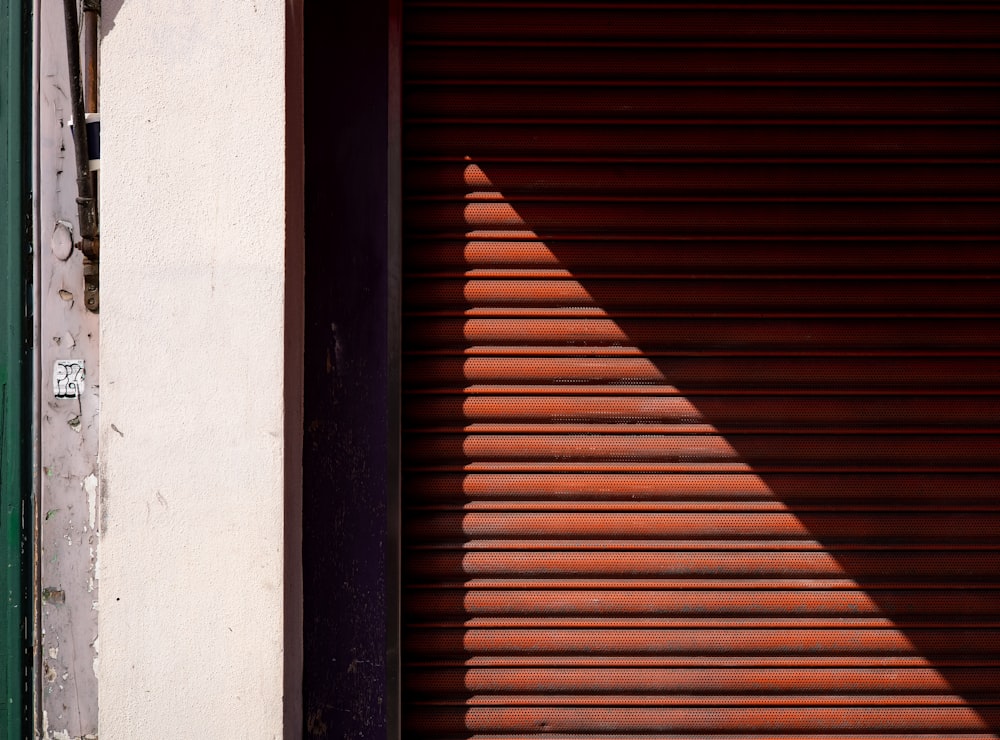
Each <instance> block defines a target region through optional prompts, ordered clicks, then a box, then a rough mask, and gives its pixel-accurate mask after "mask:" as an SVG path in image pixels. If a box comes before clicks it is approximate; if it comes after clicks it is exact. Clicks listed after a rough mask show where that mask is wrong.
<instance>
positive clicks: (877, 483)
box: [404, 399, 1000, 505]
mask: <svg viewBox="0 0 1000 740" xmlns="http://www.w3.org/2000/svg"><path fill="white" fill-rule="evenodd" d="M990 400H992V399H990ZM998 493H1000V478H998V477H997V476H991V475H959V474H947V475H941V474H937V475H933V474H919V473H909V474H873V475H859V474H846V475H845V474H842V473H839V474H813V475H801V474H771V475H768V476H767V480H766V481H765V480H764V479H763V478H761V477H760V476H759V475H755V474H753V473H742V474H740V473H733V474H724V475H720V474H711V473H706V474H699V475H685V474H649V473H644V474H643V473H623V474H615V473H589V474H588V473H569V474H567V473H534V474H532V473H516V474H485V473H459V474H441V473H435V474H427V473H425V474H413V473H411V474H408V475H407V476H406V478H405V479H404V496H405V497H406V500H407V501H411V502H434V501H466V500H503V501H518V500H536V499H543V500H553V499H556V500H558V499H569V500H581V501H582V500H596V501H616V500H619V501H620V500H625V501H684V500H692V499H697V500H702V501H781V502H786V503H789V504H790V505H791V504H792V503H793V502H803V501H817V500H819V501H823V500H829V501H835V502H836V501H853V502H858V501H866V500H888V501H892V500H898V501H904V502H905V501H912V502H919V501H923V500H928V501H941V500H944V501H955V502H974V501H982V502H992V501H995V500H996V498H997V495H998Z"/></svg>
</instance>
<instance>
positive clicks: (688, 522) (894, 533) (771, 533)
mask: <svg viewBox="0 0 1000 740" xmlns="http://www.w3.org/2000/svg"><path fill="white" fill-rule="evenodd" d="M408 530H409V538H411V539H412V541H414V542H420V541H423V540H428V539H430V540H441V539H448V540H452V539H455V538H462V537H466V538H506V537H514V538H518V539H531V538H548V539H553V538H569V539H576V538H590V537H593V538H610V539H615V538H624V539H632V538H635V539H676V538H681V539H726V538H747V539H754V538H791V539H795V538H806V539H812V538H813V537H822V538H823V539H824V540H850V541H856V542H862V541H866V540H870V539H873V540H887V539H895V540H900V541H907V542H909V541H913V542H914V543H917V542H920V541H925V540H930V541H939V542H941V541H952V542H954V541H956V540H960V541H963V542H971V541H973V540H989V539H990V538H996V537H997V536H998V535H1000V515H997V514H985V513H979V514H975V515H963V514H952V515H950V516H946V515H935V514H932V513H912V514H908V515H892V514H867V515H864V514H853V515H852V514H844V513H830V514H825V513H802V514H798V515H796V514H794V513H768V514H720V513H711V514H709V513H706V514H689V513H675V514H662V513H661V514H657V513H645V514H601V513H577V514H569V515H567V514H546V513H482V512H471V513H467V514H447V513H442V514H435V515H427V516H420V517H416V516H414V517H412V520H411V521H410V522H409V526H408Z"/></svg>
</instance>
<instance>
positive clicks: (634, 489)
mask: <svg viewBox="0 0 1000 740" xmlns="http://www.w3.org/2000/svg"><path fill="white" fill-rule="evenodd" d="M699 7H701V6H699ZM734 7H737V6H725V7H723V6H718V7H715V6H712V7H708V6H705V8H706V9H699V10H691V9H689V8H688V7H687V6H681V5H668V4H655V5H654V4H644V5H639V4H630V5H628V6H624V5H605V4H598V3H591V4H582V3H577V4H569V3H483V4H476V5H474V6H473V5H471V4H463V3H433V2H423V3H420V2H415V3H412V4H411V5H410V10H409V12H408V15H407V16H406V28H407V29H408V33H409V36H408V37H407V42H408V43H407V46H406V54H405V58H406V60H407V62H406V67H405V70H406V77H407V80H408V82H407V87H406V88H405V90H404V99H405V101H406V105H405V129H404V131H405V139H406V143H405V149H404V157H405V171H404V180H405V187H406V215H405V232H406V237H405V246H404V270H405V273H406V276H407V277H406V282H405V287H404V307H405V308H404V310H405V315H404V324H403V330H404V351H405V359H404V367H403V383H404V388H403V392H404V406H403V413H404V444H403V463H404V469H405V475H404V487H403V505H404V512H405V514H404V539H405V547H406V550H405V553H404V558H403V562H404V595H403V611H404V702H405V705H406V707H405V712H404V732H405V735H406V736H407V737H428V738H430V737H433V738H459V737H480V736H482V737H484V738H485V737H489V738H494V739H495V740H500V738H503V739H504V740H513V739H514V738H527V737H532V736H536V735H538V736H544V735H551V734H552V733H555V734H559V735H564V736H572V737H587V738H598V737H600V738H608V737H638V736H641V737H644V738H654V737H656V738H665V737H688V738H694V737H708V736H711V737H714V738H720V737H740V738H750V737H765V736H774V735H780V736H781V737H784V738H792V737H795V738H799V737H816V736H830V735H835V736H837V737H843V738H846V737H851V738H874V737H913V736H915V735H920V736H927V735H935V736H939V735H942V734H943V735H947V736H948V737H963V738H992V737H994V736H995V735H994V732H995V731H996V730H997V729H998V728H1000V709H998V708H997V704H998V701H1000V690H998V689H997V687H998V686H1000V680H998V679H1000V591H998V589H1000V583H998V581H997V578H998V576H997V573H998V572H1000V568H998V565H1000V538H998V535H1000V502H998V499H997V492H998V486H997V483H998V480H1000V478H998V475H1000V456H998V454H997V453H998V451H1000V437H998V436H997V431H998V430H997V422H996V419H997V418H998V416H997V412H998V411H1000V384H998V378H1000V373H998V371H1000V351H998V345H997V342H996V339H997V334H998V332H1000V322H998V317H1000V310H998V309H997V305H998V303H997V300H996V298H997V294H998V292H1000V287H998V283H997V281H996V277H997V272H998V269H997V268H998V263H1000V256H998V254H997V251H996V241H995V239H996V236H997V232H998V228H997V227H998V223H1000V215H998V209H997V208H996V202H995V201H996V198H997V195H998V193H997V182H998V180H997V178H996V173H997V170H996V161H997V160H996V157H997V151H996V149H997V143H996V140H995V137H993V136H992V135H991V134H990V127H991V126H992V125H993V122H992V119H993V118H996V117H997V116H996V108H997V107H998V105H1000V103H998V102H997V98H996V96H995V94H994V93H995V90H993V89H991V86H992V85H994V84H995V81H996V79H997V71H998V69H1000V56H998V54H997V48H996V47H995V46H990V45H989V44H987V43H986V42H985V41H984V40H983V39H985V35H984V34H986V32H987V31H988V30H990V29H992V30H990V32H992V31H993V30H996V26H997V18H998V14H997V13H996V12H995V11H994V10H991V9H989V8H986V6H980V5H976V6H975V7H974V8H973V7H972V6H970V7H969V8H965V7H964V6H963V7H962V8H957V6H955V7H953V8H951V9H946V8H943V6H942V8H937V7H936V6H930V5H927V6H926V7H925V6H921V9H918V10H919V12H917V11H914V10H913V8H909V9H908V10H906V12H903V10H904V9H903V8H901V7H900V8H896V7H895V6H871V7H870V8H867V9H861V8H856V7H854V6H847V5H844V6H823V9H821V10H817V9H816V8H814V7H813V6H804V5H803V6H797V5H793V4H788V3H786V4H782V5H781V6H780V7H781V9H780V11H779V10H775V7H776V6H754V5H745V6H738V9H736V10H734V9H733V8H734ZM984 8H985V9H984ZM657 34H659V36H657ZM671 34H673V35H671ZM790 35H791V37H790ZM792 37H793V38H792ZM692 40H693V41H692ZM535 42H537V44H536V43H535ZM542 42H544V43H542ZM694 42H697V43H694ZM904 42H905V43H904ZM712 44H715V45H716V46H717V48H715V47H713V46H712ZM900 45H902V46H901V48H898V49H897V48H896V46H900ZM951 47H958V48H959V53H958V54H957V55H953V54H952V52H953V51H954V49H953V48H951ZM877 59H881V60H882V62H881V66H877V65H875V64H874V61H877ZM938 62H941V63H940V64H939V63H938ZM692 81H698V82H699V84H697V85H694V84H688V83H690V82H692ZM779 83H781V84H779ZM911 83H912V84H911ZM945 83H947V84H945Z"/></svg>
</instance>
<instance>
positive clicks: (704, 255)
mask: <svg viewBox="0 0 1000 740" xmlns="http://www.w3.org/2000/svg"><path fill="white" fill-rule="evenodd" d="M596 236H597V235H591V239H590V240H576V241H551V240H546V241H542V240H540V239H538V238H528V239H523V238H522V239H516V240H514V239H461V240H458V241H448V240H438V239H431V240H420V239H417V238H415V237H414V236H413V235H410V237H409V243H410V244H411V248H410V249H407V250H406V251H405V253H404V256H403V260H404V263H405V266H406V267H407V269H408V270H410V271H414V272H416V271H419V272H421V273H435V276H437V277H441V276H443V275H448V276H449V277H463V276H464V277H467V278H484V279H485V278H488V277H500V275H499V274H496V271H497V270H504V271H506V272H504V273H502V275H503V277H504V278H508V279H522V280H527V279H531V278H533V277H536V276H535V275H533V274H531V273H530V272H526V271H528V270H538V269H543V268H544V269H547V270H549V271H550V272H547V273H543V274H540V275H537V277H544V278H545V279H546V280H550V279H562V280H570V279H572V280H588V279H592V278H593V276H594V275H595V274H597V275H601V274H604V275H608V274H610V275H618V276H626V275H627V276H629V277H631V278H641V277H647V278H648V277H650V274H651V273H652V274H657V273H659V274H663V275H669V276H672V279H684V280H687V281H688V282H691V281H695V283H696V284H698V283H702V282H704V283H705V287H704V289H705V290H706V291H708V292H709V293H710V294H718V293H719V292H722V285H718V284H716V283H714V282H712V277H713V276H715V275H719V274H720V273H721V274H722V275H728V276H729V278H727V284H728V281H731V280H732V279H733V276H738V277H737V279H738V280H741V281H746V283H749V282H750V281H752V280H759V279H767V278H762V277H758V276H761V275H767V274H768V273H771V274H773V273H779V274H781V273H783V274H784V276H786V277H785V279H786V281H788V283H787V284H786V289H787V290H788V291H790V293H789V294H790V295H793V296H794V295H796V291H798V290H802V288H799V287H798V286H796V285H793V284H791V281H790V280H789V278H791V277H794V278H795V279H799V280H803V281H804V282H806V283H807V285H808V284H811V283H812V282H813V279H815V278H816V277H818V278H821V279H822V278H825V277H826V274H825V273H831V272H833V273H838V272H839V273H853V274H859V277H861V276H864V274H865V273H868V274H869V275H868V278H869V279H880V280H883V281H888V280H889V279H892V278H891V275H892V274H895V275H897V276H898V275H899V274H902V275H904V276H907V277H908V276H909V275H914V276H920V277H921V279H924V280H927V279H930V278H932V277H934V278H938V279H943V280H947V279H948V278H949V277H950V276H951V275H953V274H954V273H955V272H956V271H958V272H963V273H967V274H972V275H979V276H981V278H989V277H990V276H991V275H992V276H994V277H995V276H996V275H997V273H998V272H1000V251H998V250H997V249H996V242H995V240H988V239H977V240H975V241H962V240H956V239H955V238H954V237H947V238H941V239H935V240H932V241H927V240H926V235H922V237H920V238H916V239H906V240H898V239H894V240H891V241H881V242H879V241H868V242H856V243H852V242H851V241H844V240H842V239H840V240H837V239H834V238H832V237H830V238H825V239H824V240H823V241H801V240H799V241H796V240H769V241H764V242H762V241H760V240H757V241H751V240H747V239H746V238H745V237H744V238H743V239H740V240H730V241H721V242H720V241H713V240H696V241H691V240H673V239H672V240H666V241H656V240H647V241H629V242H623V241H619V242H614V241H611V240H601V241H597V240H596V239H594V237H596ZM900 250H905V252H906V254H907V259H906V261H905V262H902V261H900V259H899V252H900ZM555 269H558V270H559V272H558V273H553V272H551V271H552V270H555ZM487 270H489V271H492V272H491V273H490V274H485V273H484V271H487ZM445 271H451V272H450V274H449V273H446V272H445ZM470 271H475V272H470ZM514 271H516V272H514ZM467 272H468V273H469V274H465V273H467ZM685 273H687V274H685ZM691 273H694V275H691ZM885 273H890V276H887V277H882V276H883V275H885ZM810 278H812V279H810ZM856 279H858V278H856ZM746 283H744V284H743V285H742V286H741V285H740V284H739V283H738V282H737V283H736V284H735V285H733V289H734V290H736V291H737V294H739V291H740V290H741V289H743V290H752V288H750V287H749V286H748V285H746ZM883 284H885V283H883ZM423 285H426V283H423V282H420V283H415V284H413V285H412V286H410V285H407V286H406V289H407V291H408V294H409V291H415V292H416V295H417V296H419V295H420V291H421V290H425V288H423V287H422V286H423ZM744 286H745V287H744ZM844 287H845V289H846V290H848V291H850V290H857V291H860V292H862V293H864V292H865V291H866V289H864V288H862V287H860V286H858V285H856V284H854V285H852V284H851V283H849V282H848V283H847V284H846V285H845V286H844ZM950 287H951V286H950V285H949V284H948V283H947V282H945V283H944V284H943V290H944V291H945V293H944V295H945V296H947V295H950V294H951V292H950V290H949V288H950ZM682 290H683V289H682ZM817 290H818V291H819V295H827V296H828V297H829V295H828V294H829V292H830V288H828V287H827V286H824V285H823V284H822V283H820V284H819V285H818V287H817ZM899 290H900V289H899V288H895V289H894V288H889V287H886V291H887V295H888V296H893V295H898V291H899ZM969 290H970V293H971V295H973V296H975V295H981V293H982V291H984V290H986V291H988V290H989V288H984V287H983V286H976V285H971V286H970V287H969ZM691 292H692V290H691V289H690V288H688V289H687V290H686V293H682V295H690V293H691ZM425 295H426V294H425ZM612 300H613V297H612ZM730 300H732V299H730ZM771 300H772V301H773V300H775V299H774V298H771ZM831 300H833V301H834V304H833V305H838V303H837V299H835V298H832V297H831ZM928 300H930V301H931V305H933V301H934V300H935V299H934V298H933V297H932V296H928ZM417 305H421V304H419V303H418V304H417Z"/></svg>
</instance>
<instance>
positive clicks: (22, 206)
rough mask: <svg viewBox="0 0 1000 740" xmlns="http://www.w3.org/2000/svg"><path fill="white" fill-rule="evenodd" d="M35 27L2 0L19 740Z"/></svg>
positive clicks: (2, 239)
mask: <svg viewBox="0 0 1000 740" xmlns="http://www.w3.org/2000/svg"><path fill="white" fill-rule="evenodd" d="M30 19H31V12H30V8H29V5H28V3H27V1H26V0H0V70H2V71H0V139H2V146H3V149H2V154H0V178H2V180H0V204H2V205H0V207H2V213H0V326H2V329H0V331H2V337H0V514H2V518H0V548H2V555H0V563H3V565H4V568H3V577H2V582H3V589H4V590H3V595H4V599H5V603H4V605H3V613H4V616H3V617H0V650H2V652H0V655H2V666H0V670H3V671H4V673H5V679H4V680H3V682H2V686H3V688H4V696H2V697H0V700H2V701H3V707H4V710H3V713H0V735H3V736H4V737H9V738H17V737H28V736H29V735H30V733H31V696H32V670H31V640H32V636H33V635H32V628H31V625H32V608H31V604H32V600H31V594H32V588H31V585H32V578H31V571H30V570H29V567H30V563H31V560H32V558H31V543H30V532H31V526H32V524H31V523H32V521H33V517H32V516H31V512H32V497H31V488H32V479H33V478H32V465H31V449H32V441H33V430H32V421H31V419H32V412H31V409H32V405H31V397H32V396H31V390H32V382H31V377H32V375H31V370H32V351H31V337H32V333H33V329H32V317H31V310H30V306H31V242H32V233H31V218H30V210H29V208H30V196H29V193H30V189H31V146H30V145H31V125H30V122H31V97H30V90H31V48H32V44H31V22H30ZM11 566H13V567H11Z"/></svg>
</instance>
